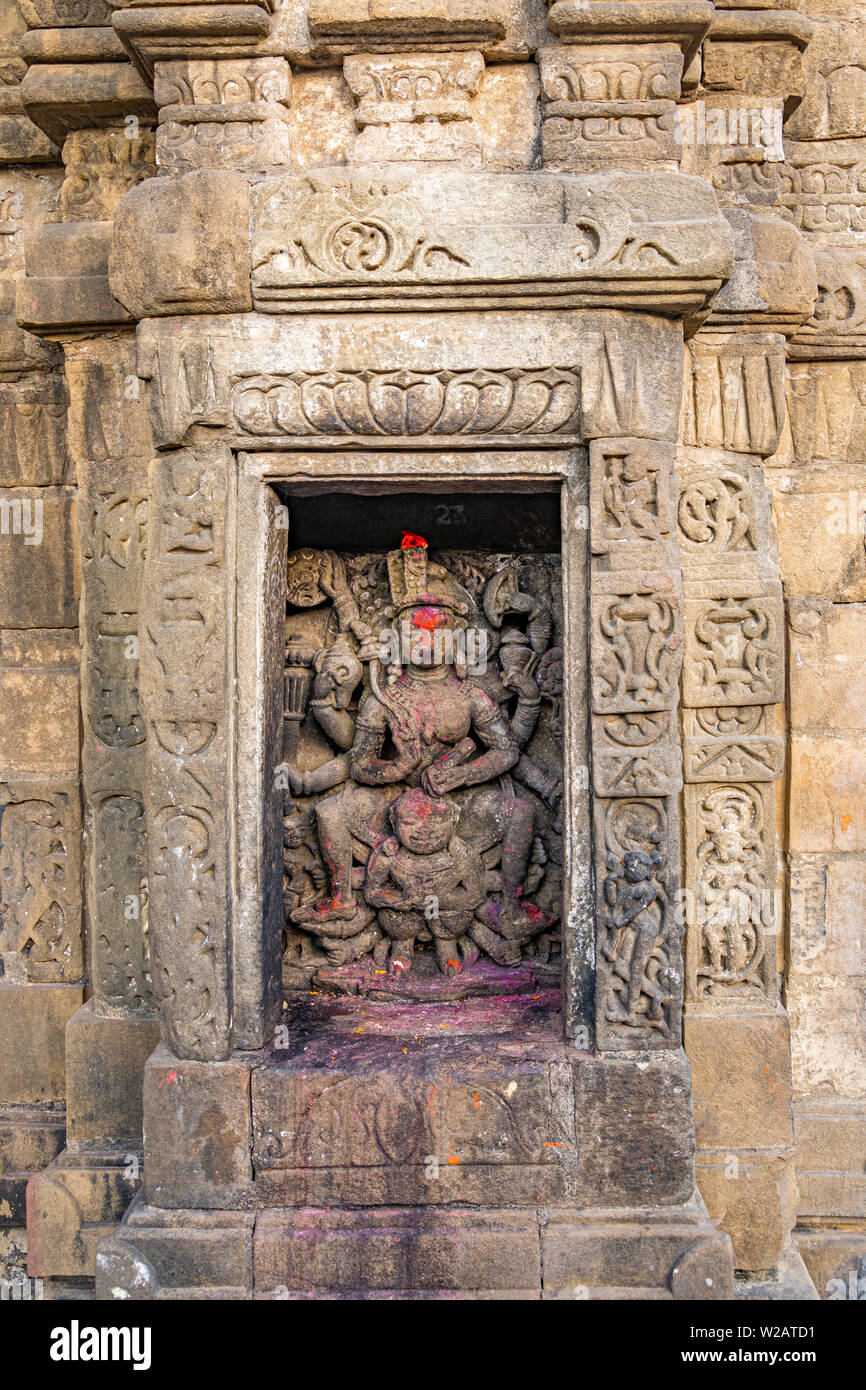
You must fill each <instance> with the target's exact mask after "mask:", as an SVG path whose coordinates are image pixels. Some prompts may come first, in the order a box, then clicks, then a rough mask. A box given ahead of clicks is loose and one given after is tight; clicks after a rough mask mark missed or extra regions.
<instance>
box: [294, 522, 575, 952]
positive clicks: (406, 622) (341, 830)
mask: <svg viewBox="0 0 866 1390" xmlns="http://www.w3.org/2000/svg"><path fill="white" fill-rule="evenodd" d="M387 563H388V580H389V586H390V590H391V596H392V600H393V614H394V617H393V621H394V624H395V628H399V629H400V630H401V631H402V632H403V633H404V634H405V635H408V637H409V639H410V640H409V641H408V642H406V643H405V644H404V651H403V660H404V661H405V665H404V666H403V667H401V670H400V674H399V676H398V677H397V679H396V680H395V681H394V682H393V684H389V683H388V682H387V680H386V679H385V677H384V675H383V672H382V668H381V666H380V664H379V661H378V660H377V659H375V658H374V659H372V660H371V662H370V687H369V689H367V690H366V691H365V693H364V695H363V696H362V698H361V703H360V707H359V709H358V712H357V716H355V717H354V718H353V716H352V714H351V712H350V711H349V709H348V708H347V704H348V701H347V700H346V699H345V698H343V699H341V698H339V697H338V693H337V691H336V690H335V689H334V685H335V678H334V676H333V674H332V673H331V672H330V667H329V665H328V664H327V663H323V664H321V670H320V676H321V677H322V679H321V680H319V679H318V678H317V683H316V686H315V687H314V690H315V692H316V695H315V697H314V699H313V701H312V702H311V703H312V709H313V713H314V715H315V717H316V719H317V721H318V722H319V724H320V727H321V728H322V729H323V731H324V732H325V733H326V734H327V735H328V737H329V738H330V739H331V741H332V742H333V743H335V744H336V745H337V747H338V748H340V749H342V750H345V751H344V752H343V753H342V754H338V755H337V756H336V757H335V758H332V759H331V760H330V761H329V762H328V763H326V764H324V765H323V766H322V767H321V768H319V769H316V770H315V771H313V772H312V773H303V774H301V773H299V772H298V771H297V770H296V769H291V768H290V769H289V773H290V777H291V779H292V784H293V788H294V790H295V791H296V792H302V793H303V794H306V795H309V794H311V793H316V792H321V791H325V790H327V789H329V788H331V787H337V786H339V790H337V791H335V793H334V795H332V796H326V797H323V798H322V799H321V800H320V801H319V802H318V804H317V806H316V817H317V830H318V838H319V845H320V849H321V855H322V860H323V863H324V866H325V870H326V873H327V876H328V888H327V892H326V896H325V897H324V899H322V900H321V901H318V902H315V903H307V904H303V905H299V906H298V907H296V908H295V909H294V910H293V911H292V913H291V919H292V921H293V922H295V923H297V924H298V925H300V926H302V927H304V928H306V929H307V930H309V931H312V932H314V933H315V934H317V935H322V936H328V937H330V938H334V937H340V936H346V937H351V936H354V935H355V934H356V931H357V917H358V914H359V912H360V910H361V909H362V908H363V907H364V906H365V904H364V903H363V900H361V901H360V902H359V899H358V897H357V896H356V888H358V887H360V886H361V884H362V882H363V874H358V873H357V871H356V874H355V875H353V871H352V865H353V857H354V859H356V860H359V861H361V862H363V861H364V860H366V859H367V858H368V857H369V851H370V850H373V849H374V848H375V847H377V846H378V845H380V844H381V843H382V842H383V841H384V840H385V839H387V838H389V836H390V834H391V823H390V822H389V813H390V811H391V809H392V807H393V806H394V804H395V803H396V802H397V801H399V799H400V798H401V797H402V796H403V795H404V793H405V792H406V791H407V790H408V789H410V788H421V790H422V791H423V792H424V793H426V795H427V796H428V797H430V798H432V799H434V800H436V799H439V798H443V797H445V798H455V805H456V807H457V810H458V812H459V815H460V821H459V824H458V832H457V833H458V834H459V836H460V838H461V839H462V840H463V841H464V842H465V843H467V844H469V845H471V846H472V849H473V850H474V851H475V852H477V853H482V852H483V851H484V850H485V849H488V848H490V847H491V846H492V845H494V844H497V843H498V844H500V845H501V869H500V881H501V899H502V900H501V904H499V910H498V912H497V914H496V921H495V929H494V931H492V932H490V933H488V934H489V935H490V936H491V939H492V940H493V942H494V944H495V943H496V940H497V938H498V936H499V934H501V935H502V936H503V937H505V938H509V937H511V938H513V939H521V940H522V939H525V938H526V936H527V934H534V933H535V932H538V931H541V930H543V929H544V928H545V927H546V926H549V925H550V922H551V920H552V919H551V918H550V916H549V914H545V913H543V912H541V911H540V909H538V908H533V907H532V906H531V905H530V904H528V903H527V902H525V901H524V900H523V892H524V884H525V880H526V875H527V869H528V866H529V860H530V856H531V852H532V848H533V839H534V822H535V811H534V807H533V805H532V803H531V802H529V801H528V800H526V799H524V798H521V797H519V796H516V795H514V794H513V793H512V792H510V790H508V789H507V786H506V787H503V786H501V785H499V782H498V779H500V778H501V777H502V776H503V774H505V773H507V772H508V771H509V769H511V768H513V767H514V766H515V764H516V763H517V761H518V759H519V757H520V744H519V742H518V739H517V738H516V737H515V734H514V731H513V730H512V728H511V725H510V723H509V720H508V718H507V716H506V715H505V714H504V713H503V711H502V710H501V708H500V706H499V705H498V704H497V703H496V701H495V700H494V699H492V698H491V697H490V696H489V695H488V694H486V693H485V691H484V690H483V689H482V688H481V686H480V685H479V684H478V683H476V682H475V681H473V680H471V679H468V678H467V675H466V670H465V665H463V664H462V663H461V661H460V659H459V656H455V652H459V643H456V642H453V641H450V640H448V639H449V638H453V637H454V636H455V634H457V633H459V631H460V629H461V628H465V627H466V625H467V624H466V619H467V615H468V614H469V613H470V611H471V607H472V603H471V600H470V598H469V595H468V593H467V592H466V590H465V589H463V588H462V586H461V585H460V584H459V583H458V582H457V581H456V579H454V577H453V576H452V575H451V574H450V573H449V572H448V571H447V570H445V569H444V568H443V567H441V566H439V565H436V564H433V563H431V562H430V561H429V560H428V558H427V551H426V546H423V547H422V546H412V547H410V548H404V549H401V550H397V551H392V552H390V553H389V555H388V562H387ZM350 680H351V681H352V683H353V686H357V683H358V680H357V673H356V672H355V671H353V672H352V673H351V675H350ZM350 693H351V692H350ZM479 745H480V746H481V749H482V750H483V751H480V752H479ZM347 778H348V780H346V779H347ZM340 784H342V785H340ZM475 788H478V789H480V790H481V789H483V794H481V795H479V794H478V793H475V794H473V792H472V789H475ZM359 880H360V881H359ZM486 920H487V923H488V925H490V924H491V919H490V917H489V916H488V917H487V919H486ZM434 935H435V933H434ZM485 949H487V947H486V946H485ZM502 951H503V952H504V956H505V957H511V956H513V948H509V947H508V946H503V948H502ZM496 958H497V957H496V956H494V959H496ZM454 959H456V957H454ZM502 963H511V961H510V959H509V960H507V961H506V960H503V962H502ZM441 964H442V962H441V961H440V965H441ZM446 964H447V961H446ZM449 968H450V967H449Z"/></svg>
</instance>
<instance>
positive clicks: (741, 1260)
mask: <svg viewBox="0 0 866 1390" xmlns="http://www.w3.org/2000/svg"><path fill="white" fill-rule="evenodd" d="M726 215H727V216H728V218H729V221H730V222H731V224H732V226H733V228H734V231H735V235H736V240H737V254H738V264H737V268H736V269H735V272H734V275H733V276H732V278H731V280H730V281H729V283H728V285H727V286H726V287H725V290H724V291H723V292H722V294H721V295H720V296H719V297H718V300H717V303H716V305H714V310H713V313H712V315H711V317H710V319H709V321H708V325H707V327H706V328H704V329H702V330H701V331H700V333H698V335H697V336H696V337H695V338H694V339H693V340H692V342H691V343H689V344H688V346H687V353H688V361H687V366H686V384H685V408H684V415H683V430H682V438H683V447H682V449H681V451H680V456H679V461H678V470H679V477H680V496H679V506H678V524H679V534H680V553H681V555H682V559H683V569H684V575H685V614H686V621H685V653H684V666H683V753H684V775H685V782H686V786H685V792H684V803H685V804H684V821H685V894H684V904H685V913H684V915H685V919H686V923H687V935H686V940H687V948H686V1027H685V1038H686V1051H687V1053H688V1056H689V1060H690V1062H691V1064H692V1071H693V1076H694V1087H695V1119H696V1127H697V1136H698V1181H699V1185H700V1187H701V1191H702V1193H703V1194H704V1197H705V1198H706V1201H707V1204H708V1207H709V1209H710V1211H711V1213H712V1214H713V1216H714V1219H715V1220H716V1221H717V1222H718V1223H719V1225H720V1226H721V1227H722V1229H724V1230H726V1231H728V1233H729V1234H730V1235H731V1237H732V1240H733V1242H734V1259H735V1264H736V1267H737V1268H738V1269H742V1270H744V1271H749V1272H751V1273H752V1275H753V1276H757V1275H759V1274H762V1273H763V1274H766V1273H767V1272H768V1271H769V1270H770V1269H773V1268H775V1267H776V1266H777V1264H778V1263H779V1260H780V1258H781V1257H783V1256H785V1257H786V1258H787V1251H788V1248H789V1241H790V1231H791V1228H792V1227H793V1225H794V1222H795V1220H796V1202H797V1189H796V1183H795V1178H794V1165H793V1130H792V1116H791V1073H790V1037H789V1028H788V1018H787V1014H786V1012H785V1010H784V1008H783V1007H782V1004H781V1000H780V983H779V980H780V973H779V972H780V967H781V965H782V963H783V953H782V932H783V928H784V914H783V910H782V905H781V904H782V894H781V893H780V891H779V882H780V875H779V869H778V865H777V856H776V836H777V829H776V794H775V783H776V780H777V779H778V778H779V777H780V776H781V774H782V771H783V767H784V741H783V739H782V737H781V736H780V734H781V732H782V730H781V729H779V728H777V717H778V718H780V720H781V721H784V707H783V706H782V701H783V699H784V692H785V647H784V618H783V604H782V588H781V584H780V582H779V571H778V560H777V555H776V547H775V538H774V532H773V529H772V525H771V520H770V497H769V493H768V491H767V488H766V485H765V483H764V478H763V473H762V460H763V459H766V458H767V457H769V456H770V455H772V454H774V453H775V452H776V450H777V449H778V447H779V444H780V440H781V438H782V432H783V429H784V426H785V349H786V338H785V335H786V334H791V333H792V332H793V331H794V329H795V327H796V325H797V323H798V322H801V321H802V318H803V317H804V316H805V314H806V313H808V312H809V309H810V304H809V303H807V302H806V301H807V299H808V300H809V301H810V300H811V298H812V295H813V293H814V290H813V288H810V287H813V286H814V277H813V272H811V273H810V271H809V266H808V262H807V257H808V252H806V251H805V248H804V247H803V244H802V241H801V239H800V238H799V237H798V236H797V233H796V232H795V231H794V230H793V229H791V228H790V227H787V226H786V225H785V224H784V223H780V222H776V221H771V220H768V219H757V218H753V217H750V215H749V214H746V213H742V212H739V211H730V212H728V213H727V214H726ZM791 264H795V265H796V266H797V268H798V272H799V273H798V274H797V276H796V278H793V279H792V280H791V282H790V283H791V285H797V286H800V287H801V289H803V290H804V291H805V294H804V296H803V299H802V300H800V299H798V296H797V295H796V294H792V292H791V288H790V287H789V277H788V276H787V275H786V274H785V271H784V267H786V266H789V265H791ZM767 327H772V328H774V329H776V331H773V332H767V331H765V329H766V328H767ZM777 711H778V715H777Z"/></svg>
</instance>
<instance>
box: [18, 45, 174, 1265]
mask: <svg viewBox="0 0 866 1390" xmlns="http://www.w3.org/2000/svg"><path fill="white" fill-rule="evenodd" d="M30 40H31V41H30V45H29V48H28V50H27V52H28V57H29V58H30V60H31V67H30V69H29V72H28V78H29V83H28V81H27V80H26V79H25V89H26V90H25V99H26V100H27V102H28V103H29V106H28V109H30V110H31V111H32V113H33V115H34V116H35V117H36V118H37V119H38V120H40V121H42V122H43V123H47V125H48V126H49V128H50V129H51V130H52V132H54V133H55V134H56V136H57V138H58V139H63V137H64V136H65V139H64V143H63V163H64V166H65V178H64V181H63V184H62V185H61V188H60V194H59V199H58V218H59V220H58V221H56V222H53V223H47V224H44V225H43V226H42V227H41V228H40V229H39V230H38V231H37V232H36V234H35V235H34V236H33V237H31V238H30V239H29V241H28V244H27V258H28V270H29V276H28V278H27V280H26V282H23V277H22V282H19V287H18V293H19V299H18V316H19V321H23V322H26V323H27V324H28V325H29V326H30V327H32V328H34V329H38V330H39V331H40V332H41V333H43V334H46V335H50V336H51V337H52V338H54V339H56V340H59V341H60V342H61V343H63V345H64V348H65V356H66V384H67V390H68V394H69V420H70V429H69V458H70V464H71V468H72V470H73V471H72V477H74V479H75V480H76V481H77V484H78V491H77V499H76V500H77V504H78V533H79V534H78V541H79V546H80V550H79V554H80V558H81V573H82V578H83V584H82V590H83V593H82V606H81V641H82V649H83V653H84V673H85V674H84V679H83V682H82V690H81V705H82V712H83V730H84V737H83V750H82V780H83V789H84V801H85V805H84V816H85V828H86V838H85V840H84V844H85V847H86V848H85V862H84V875H83V877H84V885H85V909H86V919H85V920H86V928H87V958H86V966H87V971H88V975H89V984H90V989H91V991H92V993H90V997H89V998H88V1000H87V1002H86V1003H85V1004H84V1006H83V1007H82V1008H81V1009H79V1011H78V1012H77V1013H75V1014H74V1015H73V1017H72V1018H71V1019H70V1020H69V1023H68V1025H67V1030H66V1091H67V1132H66V1148H65V1149H64V1151H63V1153H62V1154H60V1155H59V1157H58V1158H57V1159H56V1160H55V1161H54V1162H53V1163H52V1164H51V1165H50V1167H49V1169H47V1170H46V1171H45V1172H44V1173H42V1174H41V1175H40V1176H39V1177H38V1178H37V1179H34V1180H33V1182H31V1184H30V1187H29V1190H28V1221H29V1224H30V1229H31V1232H32V1239H31V1256H30V1272H31V1274H33V1275H35V1276H37V1277H40V1278H52V1279H58V1278H60V1279H64V1278H82V1277H84V1278H87V1277H92V1274H93V1268H94V1253H95V1246H96V1243H97V1241H98V1238H99V1235H100V1233H101V1231H102V1230H103V1229H104V1228H105V1227H110V1226H111V1225H112V1224H113V1223H114V1222H116V1221H117V1220H118V1219H119V1217H120V1215H121V1214H122V1212H123V1210H124V1209H125V1207H126V1205H127V1203H128V1202H129V1199H130V1197H131V1196H132V1194H133V1193H134V1192H135V1190H136V1187H137V1186H138V1184H139V1182H140V1178H141V1171H140V1169H141V1103H140V1088H141V1075H142V1070H143V1066H144V1062H145V1059H146V1057H147V1056H148V1054H149V1053H150V1051H152V1049H153V1046H154V1044H155V1042H156V1040H157V1037H158V1028H157V1026H156V1023H155V1019H154V1016H153V1011H152V1005H151V999H150V993H151V991H150V979H149V962H148V959H147V953H146V946H145V941H146V935H145V933H146V923H147V884H146V869H145V857H144V841H143V829H144V812H143V803H142V776H141V766H140V765H141V751H142V750H141V745H142V744H143V741H144V730H143V726H142V722H141V716H140V714H139V711H138V703H137V701H138V696H137V665H138V640H139V638H138V602H139V599H138V595H139V589H140V585H141V569H142V560H143V553H144V537H145V529H146V509H147V500H146V498H147V494H146V482H145V479H146V462H147V459H148V457H149V453H150V448H151V445H150V435H149V428H148V423H147V417H146V414H145V412H144V403H143V400H142V399H141V393H140V389H139V382H138V379H137V377H136V374H135V343H134V337H133V335H132V334H130V333H129V332H126V333H124V332H123V331H122V329H119V328H118V325H122V324H123V323H124V322H128V318H129V316H128V314H127V312H126V310H125V309H123V307H122V306H121V305H120V304H118V303H117V301H116V300H114V299H113V298H112V296H111V294H110V291H109V287H108V275H107V271H108V248H109V244H110V237H111V219H112V217H113V215H114V212H115V209H116V207H117V205H118V203H119V202H120V200H121V199H122V198H123V196H124V195H125V194H126V193H127V192H128V191H129V189H130V188H132V187H133V186H134V185H135V184H137V183H138V182H139V181H140V180H141V179H143V178H146V177H147V176H148V175H149V174H151V173H152V172H153V137H152V135H151V134H150V132H149V131H148V130H147V129H146V128H145V127H143V126H142V125H141V124H140V118H141V119H143V118H145V117H146V116H147V115H148V114H149V113H151V112H152V101H151V98H150V94H149V91H148V89H147V88H146V87H145V85H144V84H143V82H142V80H141V78H140V76H139V75H138V73H137V72H136V71H135V69H134V68H133V67H132V65H131V64H130V63H129V61H128V60H127V59H126V57H125V55H124V54H123V52H122V50H121V49H120V45H119V44H118V42H117V40H116V38H115V36H114V33H113V31H112V30H111V29H110V28H108V27H105V28H102V29H99V30H96V31H95V33H94V31H93V30H87V31H86V32H85V33H84V35H83V36H82V34H81V33H80V32H79V31H78V30H76V29H75V28H70V27H67V28H63V29H60V28H58V29H57V30H56V31H54V30H50V31H49V30H43V29H40V30H38V31H34V32H32V33H31V35H30ZM97 41H98V42H97ZM94 43H96V44H97V49H98V52H97V51H96V49H94V48H93V45H94ZM82 45H83V48H82ZM100 45H101V47H100ZM82 54H84V63H85V64H86V63H88V62H92V66H91V67H90V68H87V67H86V66H85V67H84V73H85V81H86V80H87V79H91V80H92V82H95V83H96V84H97V86H98V89H99V91H100V93H101V98H100V102H101V104H100V109H99V111H98V113H97V115H98V118H99V119H101V122H102V124H96V125H95V126H94V127H92V128H90V129H86V128H81V127H82V125H83V124H84V122H83V119H82V116H83V113H82V109H81V108H82V102H83V101H84V100H85V99H86V93H85V92H84V91H83V90H82V87H81V81H82V77H81V65H79V64H77V63H73V62H72V61H71V60H72V59H73V58H75V57H76V56H79V57H80V56H81V55H82ZM108 56H110V57H111V60H112V61H111V62H108V61H105V62H102V61H101V58H107V57H108ZM51 58H54V59H57V60H58V62H54V63H47V60H48V59H51ZM64 58H65V59H69V60H70V61H69V62H67V63H59V60H60V59H64ZM97 59H100V61H96V60H97ZM46 63H47V65H46ZM89 90H91V91H92V87H91V89H89ZM126 102H128V103H129V107H128V109H124V104H125V103H126ZM95 1074H99V1075H101V1077H102V1078H103V1080H102V1092H101V1102H100V1105H99V1106H98V1107H97V1106H95V1105H94V1101H93V1089H92V1078H93V1076H94V1075H95Z"/></svg>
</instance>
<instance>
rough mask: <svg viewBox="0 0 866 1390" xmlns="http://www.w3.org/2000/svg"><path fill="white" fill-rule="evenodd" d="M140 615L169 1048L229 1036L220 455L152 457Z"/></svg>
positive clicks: (211, 1051)
mask: <svg viewBox="0 0 866 1390" xmlns="http://www.w3.org/2000/svg"><path fill="white" fill-rule="evenodd" d="M150 482H151V487H150V498H151V502H150V507H151V511H150V517H149V528H148V557H147V567H146V571H145V586H144V595H143V609H142V621H141V701H142V709H143V711H144V715H145V720H146V723H147V731H148V765H147V771H146V776H145V788H144V790H145V806H146V811H147V835H148V864H149V872H148V881H149V914H150V915H149V928H150V944H151V958H152V973H153V988H154V994H155V996H156V998H157V1000H158V1002H159V1004H160V1013H161V1018H162V1020H163V1025H164V1028H165V1030H166V1035H167V1039H168V1041H169V1044H170V1046H171V1047H172V1050H173V1051H174V1052H175V1053H176V1054H177V1055H178V1056H181V1057H195V1058H201V1059H211V1060H212V1059H215V1058H219V1057H224V1056H226V1055H227V1054H228V1050H229V1048H230V1038H229V1027H230V1024H229V1000H228V987H227V978H228V968H229V963H228V944H227V935H228V923H227V913H228V908H227V890H226V873H227V865H226V828H225V825H226V815H227V804H226V795H225V790H226V782H225V778H226V746H227V738H228V732H227V727H226V709H225V699H226V694H225V684H226V654H227V649H228V630H227V611H226V605H227V600H226V590H227V583H228V580H227V575H226V572H225V528H226V515H227V510H226V508H227V460H226V458H225V456H224V455H219V454H218V455H216V456H215V457H212V458H198V457H196V456H194V455H193V454H191V453H177V454H169V455H166V456H165V457H164V458H161V459H158V460H156V461H155V462H154V463H153V464H152V465H151V475H150Z"/></svg>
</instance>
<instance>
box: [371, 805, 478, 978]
mask: <svg viewBox="0 0 866 1390" xmlns="http://www.w3.org/2000/svg"><path fill="white" fill-rule="evenodd" d="M459 817H460V807H459V806H458V805H457V804H456V803H455V802H453V801H443V800H434V799H433V798H431V797H429V796H427V794H426V793H425V792H423V791H421V789H420V788H419V787H415V788H413V789H412V790H411V791H408V792H404V794H403V795H402V796H401V797H400V800H399V801H396V802H395V803H394V805H393V806H392V807H391V816H390V819H391V824H392V825H393V827H394V832H395V836H394V837H391V836H389V837H388V838H387V839H385V840H383V841H382V843H381V844H380V845H377V846H376V848H375V849H374V850H373V853H372V854H371V855H370V858H369V859H368V861H367V876H366V880H365V883H364V897H365V898H366V900H367V902H368V903H370V905H371V906H372V907H376V908H378V909H379V926H380V927H382V929H383V930H384V931H385V932H386V933H387V935H388V936H389V937H390V938H391V947H390V952H388V954H389V956H390V960H389V968H390V971H391V973H392V974H400V973H401V972H402V971H405V970H409V969H411V967H412V953H413V949H414V945H415V939H416V937H417V936H419V935H421V934H422V933H424V932H425V930H426V931H429V932H430V933H431V935H432V936H433V940H434V942H435V948H436V960H437V963H438V965H439V969H440V970H441V971H442V973H443V975H456V974H457V973H458V972H459V971H460V970H461V969H462V968H463V964H464V962H466V961H468V962H469V963H472V964H474V962H475V961H476V960H477V959H478V954H479V952H478V948H477V947H476V946H475V945H474V944H473V942H472V941H471V939H467V933H468V932H469V930H470V929H471V927H472V924H473V920H474V919H473V913H474V912H475V909H476V908H477V907H479V906H480V905H481V903H482V902H483V901H484V897H485V893H484V864H483V861H482V859H481V856H480V854H478V853H477V852H475V851H473V850H471V849H470V848H469V846H468V845H466V844H464V843H463V841H462V840H460V839H459V838H457V837H455V834H454V831H455V827H456V824H457V821H458V819H459ZM383 947H384V949H382V948H383ZM387 951H388V947H387V943H382V945H381V946H379V947H377V948H376V951H375V955H376V957H377V959H378V958H379V957H381V959H382V961H383V962H384V960H385V958H386V952H387Z"/></svg>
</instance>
